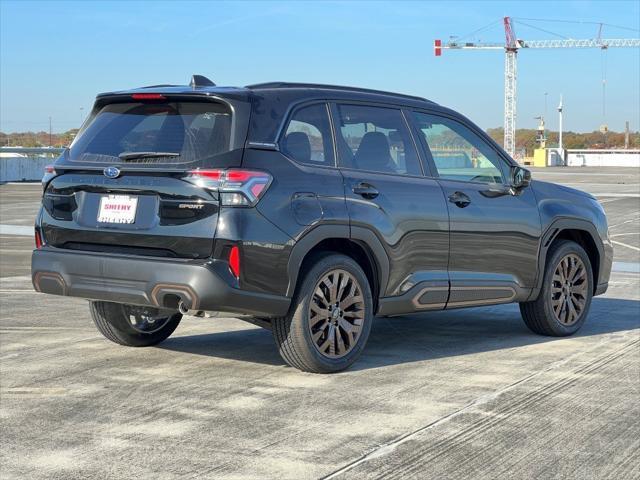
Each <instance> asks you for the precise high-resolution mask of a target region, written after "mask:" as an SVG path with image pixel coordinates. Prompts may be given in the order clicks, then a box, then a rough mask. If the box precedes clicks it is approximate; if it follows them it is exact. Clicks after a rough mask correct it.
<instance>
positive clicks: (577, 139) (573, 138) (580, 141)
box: [487, 127, 640, 157]
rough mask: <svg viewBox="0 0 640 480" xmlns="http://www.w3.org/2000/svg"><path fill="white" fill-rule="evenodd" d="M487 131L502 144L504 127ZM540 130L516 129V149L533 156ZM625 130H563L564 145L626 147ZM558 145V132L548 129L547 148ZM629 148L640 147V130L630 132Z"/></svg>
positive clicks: (568, 146) (569, 146)
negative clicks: (585, 131) (583, 131)
mask: <svg viewBox="0 0 640 480" xmlns="http://www.w3.org/2000/svg"><path fill="white" fill-rule="evenodd" d="M487 133H488V134H489V135H490V136H491V138H493V139H494V140H495V141H496V142H498V143H499V144H500V145H502V144H503V140H504V129H503V128H502V127H500V128H490V129H488V130H487ZM537 134H538V131H537V130H535V129H526V128H519V129H517V130H516V150H519V151H522V150H523V149H524V150H525V152H526V156H527V157H531V156H533V150H534V149H536V148H538V147H539V144H538V142H537V141H536V138H537ZM624 136H625V134H624V132H611V131H609V132H607V133H602V132H599V131H594V132H587V133H577V132H571V131H569V132H562V146H563V148H568V149H587V148H595V149H606V148H624ZM557 146H558V132H550V131H547V148H553V147H557ZM629 148H632V149H640V132H637V131H636V132H629Z"/></svg>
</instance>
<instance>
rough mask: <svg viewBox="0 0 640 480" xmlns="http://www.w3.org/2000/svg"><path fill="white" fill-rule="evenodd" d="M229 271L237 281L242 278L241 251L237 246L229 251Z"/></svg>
mask: <svg viewBox="0 0 640 480" xmlns="http://www.w3.org/2000/svg"><path fill="white" fill-rule="evenodd" d="M229 270H231V273H232V274H233V276H234V277H236V279H238V278H240V249H239V248H238V246H237V245H234V246H233V247H231V250H230V251H229Z"/></svg>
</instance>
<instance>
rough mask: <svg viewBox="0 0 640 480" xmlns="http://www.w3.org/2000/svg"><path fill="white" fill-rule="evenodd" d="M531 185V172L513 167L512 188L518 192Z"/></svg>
mask: <svg viewBox="0 0 640 480" xmlns="http://www.w3.org/2000/svg"><path fill="white" fill-rule="evenodd" d="M530 183H531V171H529V170H527V169H526V168H522V167H520V166H518V165H514V166H513V167H511V186H512V187H513V188H515V189H516V190H521V189H523V188H526V187H528V186H529V184H530Z"/></svg>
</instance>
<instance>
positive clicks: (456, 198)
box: [449, 192, 471, 208]
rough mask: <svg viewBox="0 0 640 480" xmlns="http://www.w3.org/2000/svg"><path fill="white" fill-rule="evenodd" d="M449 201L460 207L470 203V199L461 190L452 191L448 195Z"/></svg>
mask: <svg viewBox="0 0 640 480" xmlns="http://www.w3.org/2000/svg"><path fill="white" fill-rule="evenodd" d="M449 201H450V202H451V203H455V204H456V206H457V207H460V208H464V207H466V206H467V205H469V204H470V203H471V199H470V198H469V197H468V196H467V195H466V194H464V193H462V192H453V193H452V194H451V195H449Z"/></svg>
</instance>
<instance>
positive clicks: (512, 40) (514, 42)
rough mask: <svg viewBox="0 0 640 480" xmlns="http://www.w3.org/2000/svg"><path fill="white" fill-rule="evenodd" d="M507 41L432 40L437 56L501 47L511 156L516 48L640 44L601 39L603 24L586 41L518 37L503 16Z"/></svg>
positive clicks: (506, 140) (506, 134)
mask: <svg viewBox="0 0 640 480" xmlns="http://www.w3.org/2000/svg"><path fill="white" fill-rule="evenodd" d="M503 24H504V33H505V38H506V41H505V43H504V44H502V43H484V42H457V41H456V40H450V41H448V42H447V43H444V44H443V43H442V40H434V42H433V47H434V53H435V56H436V57H439V56H440V55H442V50H445V49H448V50H504V52H505V61H504V148H505V150H506V151H507V153H509V155H511V156H512V157H513V156H515V151H516V78H517V76H516V74H517V62H516V59H517V54H518V50H521V49H526V48H600V49H603V50H606V49H608V48H613V47H640V38H614V39H612V38H601V37H600V34H601V32H602V24H600V29H599V30H598V36H597V37H596V38H594V39H589V40H574V39H558V40H556V39H553V40H520V39H518V38H517V37H516V34H515V31H514V28H513V20H512V18H511V17H504V18H503Z"/></svg>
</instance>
